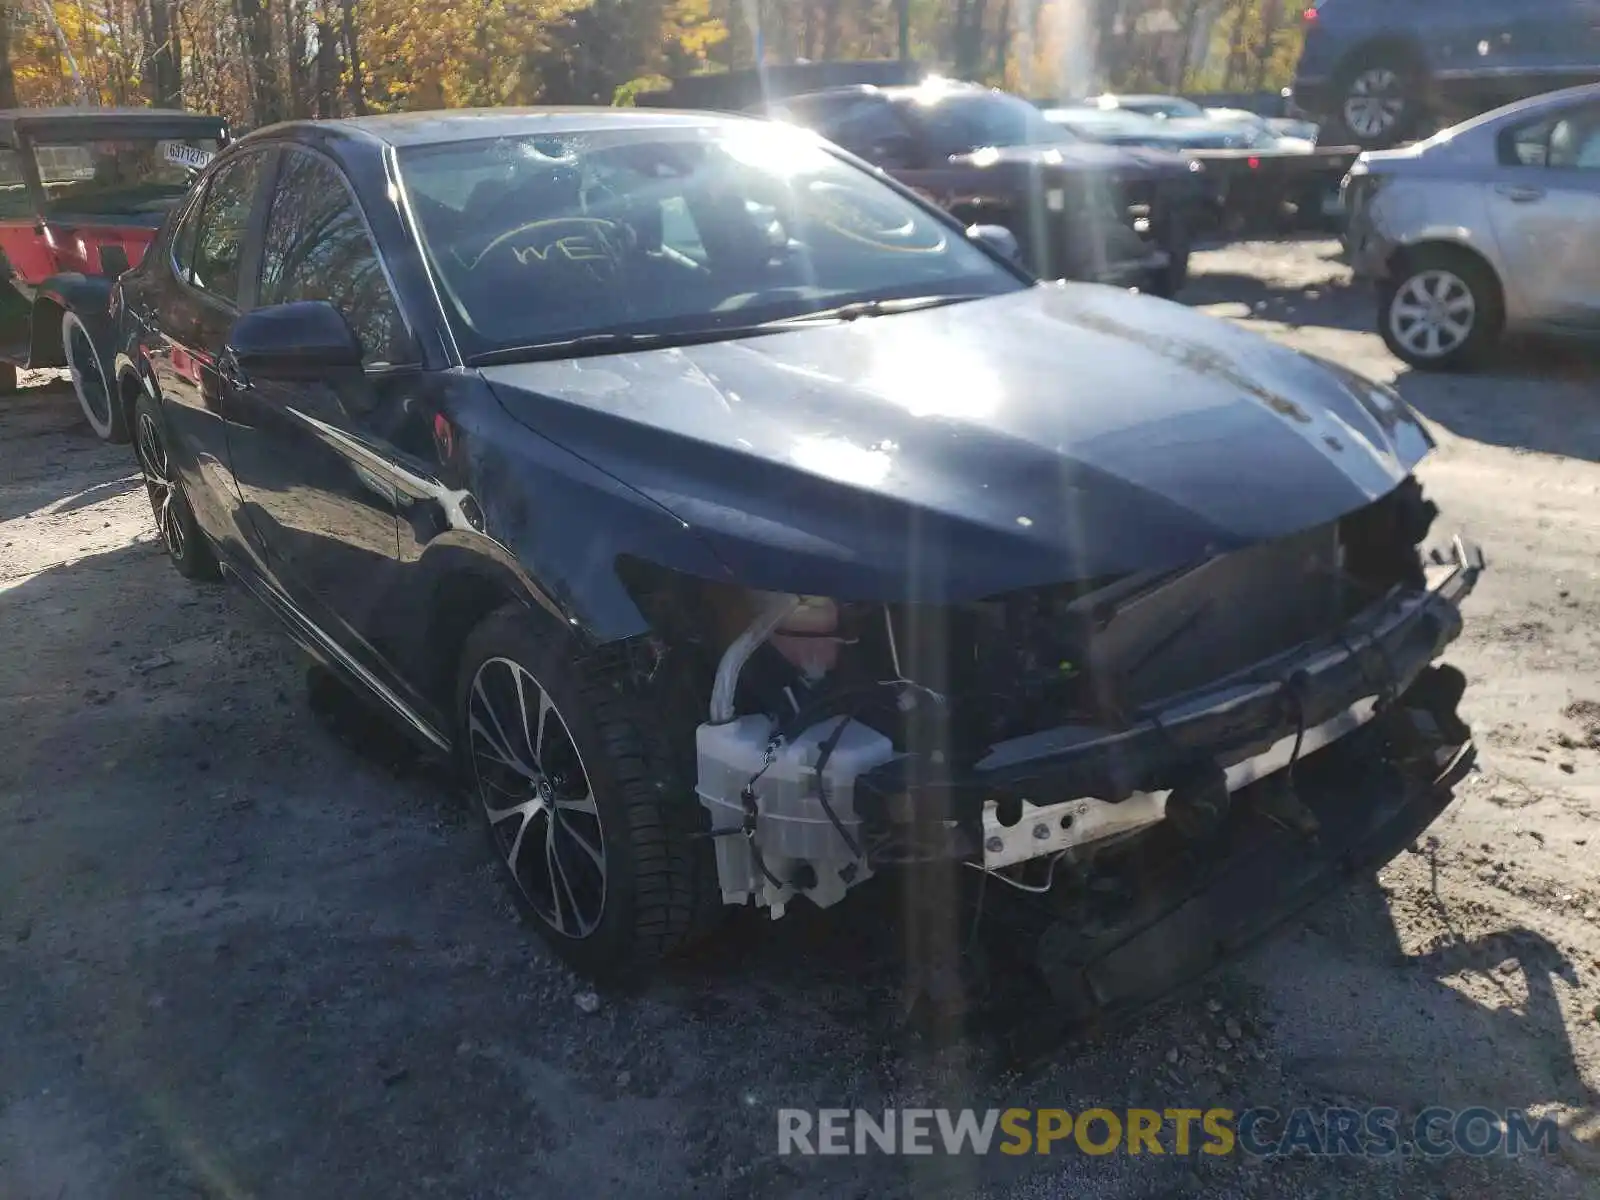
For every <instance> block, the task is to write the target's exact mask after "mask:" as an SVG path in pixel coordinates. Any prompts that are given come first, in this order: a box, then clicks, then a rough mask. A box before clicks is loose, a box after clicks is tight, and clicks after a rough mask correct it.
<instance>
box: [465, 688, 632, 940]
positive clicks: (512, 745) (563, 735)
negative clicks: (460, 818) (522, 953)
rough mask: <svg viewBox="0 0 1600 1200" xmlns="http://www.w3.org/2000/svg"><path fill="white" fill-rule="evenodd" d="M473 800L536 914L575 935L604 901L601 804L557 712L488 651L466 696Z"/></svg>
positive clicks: (596, 916)
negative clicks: (474, 785)
mask: <svg viewBox="0 0 1600 1200" xmlns="http://www.w3.org/2000/svg"><path fill="white" fill-rule="evenodd" d="M467 739H468V743H469V746H470V749H471V751H472V771H473V778H474V780H475V782H476V783H477V788H478V799H479V802H480V803H482V805H483V811H484V815H485V816H487V817H488V819H489V829H490V832H491V833H492V834H493V836H494V841H495V845H496V846H497V847H498V848H499V850H500V855H501V857H502V858H504V859H505V863H506V866H507V867H508V868H509V869H510V871H511V876H512V878H513V879H515V880H516V883H517V887H518V889H519V890H520V891H521V892H522V895H523V897H524V898H525V899H526V900H527V901H528V904H529V905H530V906H531V907H532V908H533V910H534V912H536V913H537V914H538V915H539V918H540V919H541V920H542V921H544V922H545V924H547V925H549V926H550V928H551V929H553V930H555V932H557V933H559V934H561V935H562V936H563V937H568V938H572V939H574V940H581V939H583V938H586V937H588V936H589V935H590V934H592V933H593V932H594V931H595V929H596V928H598V927H599V925H600V920H601V917H602V916H603V915H604V913H605V905H606V854H605V837H604V829H603V828H602V826H601V824H600V809H599V807H598V806H597V805H596V804H595V799H594V787H593V785H592V784H591V783H590V780H589V772H588V769H587V768H586V767H585V766H584V763H583V756H582V755H581V754H580V753H579V752H578V746H577V743H576V742H575V741H574V740H573V737H572V731H571V730H570V729H568V727H567V722H566V718H564V717H563V716H562V715H561V713H560V712H559V711H558V710H557V709H556V706H555V703H554V702H553V701H552V700H551V699H550V693H549V692H547V691H545V689H544V688H543V686H541V685H540V683H539V681H538V680H537V679H535V678H534V677H533V675H532V674H530V673H529V672H528V670H527V669H526V668H524V667H523V666H522V665H521V664H520V663H515V662H512V661H511V660H510V659H508V658H491V659H488V660H487V661H485V662H484V663H483V664H482V665H481V666H479V667H478V670H477V672H476V673H475V674H474V675H473V677H472V688H471V690H470V691H469V692H468V695H467Z"/></svg>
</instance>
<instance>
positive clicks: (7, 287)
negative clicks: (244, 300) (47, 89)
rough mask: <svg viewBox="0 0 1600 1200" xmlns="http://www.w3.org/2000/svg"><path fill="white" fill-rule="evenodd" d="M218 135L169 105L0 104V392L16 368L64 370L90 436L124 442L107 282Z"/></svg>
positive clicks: (206, 121)
mask: <svg viewBox="0 0 1600 1200" xmlns="http://www.w3.org/2000/svg"><path fill="white" fill-rule="evenodd" d="M227 137H228V132H227V124H226V122H225V121H224V120H223V119H222V118H221V117H212V116H204V115H200V114H196V113H185V112H177V111H173V110H170V109H152V108H128V109H112V108H72V109H59V108H56V109H8V110H3V111H0V279H3V286H0V392H11V391H15V390H16V386H17V371H18V369H19V368H27V367H66V368H68V369H69V370H70V371H71V373H72V385H73V390H74V391H75V392H76V393H77V396H78V403H79V405H80V406H81V407H82V408H83V415H84V417H85V418H87V420H88V422H89V424H90V426H91V427H92V428H93V429H94V431H95V433H96V434H97V435H98V436H99V437H101V438H103V439H105V440H106V441H114V442H121V441H126V440H127V439H128V430H127V425H126V422H125V420H124V418H123V411H122V410H123V406H122V405H121V404H119V403H114V402H113V400H114V399H115V398H114V397H113V396H112V394H111V391H110V389H109V388H108V387H107V384H106V380H107V379H109V378H110V372H109V371H108V370H107V367H106V354H107V353H108V350H109V347H110V344H111V337H110V329H111V321H110V314H109V312H108V303H109V299H110V295H111V284H112V281H113V280H115V279H116V277H117V276H118V275H120V274H121V273H122V272H123V271H126V270H128V269H129V268H130V267H135V266H138V265H139V261H140V260H141V259H142V258H143V257H144V252H145V250H146V249H148V248H149V246H150V243H151V241H152V240H153V239H154V238H155V235H156V231H157V229H159V228H160V226H161V222H162V221H163V220H165V218H166V215H167V211H168V209H170V208H171V207H172V205H173V204H174V203H175V202H176V201H178V200H179V199H181V198H182V197H183V195H184V194H185V193H186V192H187V191H188V190H189V185H190V183H191V182H193V180H194V178H195V177H196V176H197V175H198V174H199V173H200V171H201V169H202V168H203V167H204V166H205V165H206V164H207V163H208V162H210V161H211V159H212V157H213V156H214V155H215V154H216V153H217V151H218V150H220V149H221V148H222V146H223V145H224V144H225V143H226V142H227Z"/></svg>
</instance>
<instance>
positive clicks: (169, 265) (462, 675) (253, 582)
mask: <svg viewBox="0 0 1600 1200" xmlns="http://www.w3.org/2000/svg"><path fill="white" fill-rule="evenodd" d="M1001 240H1003V239H995V238H993V237H992V231H986V230H983V229H971V230H969V229H964V228H962V226H961V225H959V224H958V223H955V222H954V221H953V220H952V219H951V218H950V217H948V216H947V215H945V214H943V213H942V212H940V211H939V210H937V209H935V208H934V207H932V206H930V205H929V204H927V203H925V202H923V201H922V200H920V199H918V198H917V197H916V196H915V195H913V194H911V193H910V192H908V191H907V190H905V189H904V188H902V187H901V186H900V185H899V184H897V183H895V182H893V181H891V180H889V179H888V178H887V177H885V176H884V175H882V174H881V173H878V172H876V171H874V170H872V169H871V168H868V167H866V166H865V165H863V164H862V163H861V162H859V161H858V160H856V159H854V158H852V157H851V156H849V155H848V154H847V153H845V152H844V151H842V150H840V149H838V148H837V147H834V146H832V145H830V144H829V143H827V142H825V141H822V140H820V139H819V138H817V137H816V136H815V135H813V134H810V133H807V132H805V131H802V130H799V129H795V128H792V127H789V126H780V125H774V124H768V123H766V122H762V121H757V120H747V119H743V118H723V117H713V116H707V115H703V114H692V113H668V112H650V113H640V112H635V111H627V110H590V111H585V110H569V111H558V110H545V111H517V110H497V111H485V112H450V113H419V114H408V115H395V116H386V117H373V118H361V119H356V120H349V121H336V122H327V123H299V124H287V125H280V126H275V127H272V128H268V129H263V130H260V131H258V132H256V133H254V134H252V135H250V136H249V137H247V138H245V139H243V140H242V141H240V142H238V143H237V144H235V145H233V146H231V147H230V148H228V149H227V150H225V151H224V152H223V153H221V154H220V155H219V156H218V157H217V159H216V160H215V162H213V163H212V164H211V165H210V166H209V167H208V169H207V170H206V172H205V174H204V176H203V177H202V179H201V181H200V183H199V184H198V185H197V186H196V187H195V189H194V191H193V193H192V195H191V196H190V197H189V198H188V200H187V201H186V203H185V205H184V206H183V207H182V208H181V209H180V210H178V211H176V212H175V213H174V214H173V216H172V217H171V218H170V220H169V222H168V224H167V227H166V228H165V229H164V230H163V232H162V234H161V236H160V240H159V241H158V243H157V244H156V246H155V248H154V249H153V250H152V252H151V253H150V254H148V255H147V256H146V258H145V260H144V262H143V263H142V264H141V265H140V267H139V268H138V269H137V270H134V271H132V272H130V273H128V274H126V275H124V276H123V277H122V280H121V283H120V285H119V287H118V290H117V292H116V295H115V297H114V301H113V307H114V310H115V312H116V315H117V318H118V320H119V321H120V328H121V330H122V335H121V350H120V353H119V356H118V359H117V370H118V380H119V384H120V397H121V400H122V402H123V404H124V405H125V411H126V415H127V417H128V421H129V428H130V429H131V430H132V431H133V432H134V441H135V446H136V450H137V453H138V457H139V462H140V465H141V467H142V469H143V473H144V478H145V480H146V483H147V485H148V489H149V493H150V499H151V502H152V505H153V508H154V512H155V516H156V520H157V523H158V525H159V528H160V531H161V535H162V538H163V540H164V542H165V545H166V549H167V551H168V553H169V554H170V556H171V558H172V561H173V562H174V564H175V565H176V566H177V568H178V570H179V571H181V572H182V573H183V574H185V575H187V576H190V577H194V578H202V579H203V578H209V577H215V576H217V575H218V574H219V572H221V571H225V572H226V573H227V574H229V575H230V576H233V577H235V578H236V579H237V580H238V581H239V582H240V583H241V584H242V585H244V586H245V587H246V588H248V589H249V590H250V591H251V592H252V593H254V594H255V595H256V596H257V597H259V598H260V600H262V601H263V602H264V603H266V604H267V605H268V606H269V607H271V608H272V609H273V610H274V611H275V612H276V613H277V614H278V615H279V616H280V617H281V618H282V620H283V622H284V624H285V625H286V627H287V628H288V630H289V632H290V633H291V634H292V635H293V636H294V637H295V638H296V639H297V640H298V641H299V642H301V643H302V644H303V645H304V647H305V648H306V649H308V650H309V651H310V652H311V653H312V654H313V655H315V656H316V657H318V658H319V659H321V660H322V661H323V663H324V664H325V665H326V666H327V667H329V668H332V669H334V670H335V671H336V672H338V673H339V674H340V675H342V677H343V679H344V681H345V682H346V683H347V684H348V686H349V688H350V690H351V691H352V692H353V693H355V694H359V695H362V696H365V697H366V698H368V699H369V700H372V701H374V702H375V703H376V704H378V705H380V706H381V707H382V708H384V709H386V710H388V711H389V712H390V713H391V714H392V715H393V716H394V717H395V718H396V719H397V720H398V721H399V723H400V724H401V725H402V726H403V727H404V728H405V729H407V730H409V731H410V733H412V734H414V735H415V736H416V737H417V738H418V739H420V740H421V742H422V743H424V744H426V745H428V746H431V747H432V748H433V749H435V750H437V751H438V752H440V753H441V754H444V755H448V756H451V757H452V758H453V759H454V761H455V762H456V763H457V765H458V766H459V768H460V770H461V771H462V773H463V778H464V780H465V781H466V782H467V784H468V785H469V787H470V790H471V792H472V794H473V795H474V796H475V798H476V799H475V803H476V805H477V807H478V808H479V810H480V811H481V814H482V817H483V819H484V822H485V824H486V825H487V827H488V830H489V833H490V838H491V842H492V844H493V845H494V847H495V848H496V852H497V853H498V855H499V857H500V858H501V859H502V860H503V861H504V863H505V864H506V867H507V870H508V874H509V877H510V879H511V880H512V881H513V882H514V885H515V888H516V892H517V895H518V896H519V897H520V899H521V900H522V901H523V902H524V903H525V904H526V906H527V908H528V910H530V911H531V913H532V915H533V916H534V917H535V918H536V920H537V923H538V925H539V927H540V928H541V929H542V930H543V932H544V933H545V934H546V935H547V936H548V937H549V939H550V941H551V942H552V943H553V944H554V945H555V946H556V947H557V948H558V949H559V950H560V951H561V952H562V953H563V954H564V955H566V956H567V957H568V958H569V959H570V960H571V961H573V962H574V963H575V964H577V965H578V966H580V967H581V968H582V969H584V970H587V971H589V972H592V973H594V974H597V975H602V976H603V975H623V974H628V975H632V974H635V973H637V972H638V971H639V969H640V968H642V967H645V966H647V965H649V964H650V963H652V962H654V961H656V960H658V959H660V958H661V957H662V956H663V955H666V954H669V953H671V952H673V951H675V950H676V949H678V948H680V947H682V946H684V945H685V944H687V943H688V942H690V941H691V940H693V939H694V938H695V937H697V936H700V935H702V934H703V933H705V932H706V931H707V930H709V929H710V928H711V927H712V926H713V923H714V921H713V919H714V918H715V917H716V916H717V915H718V913H719V912H721V911H722V910H723V909H724V907H725V906H737V905H754V906H757V907H760V908H762V909H765V910H766V911H768V912H769V913H770V914H771V915H772V916H774V917H777V916H781V915H782V914H783V913H784V911H785V909H786V908H787V907H789V906H791V905H792V904H794V903H795V902H797V900H798V899H799V898H801V897H804V898H805V899H806V900H807V902H808V903H811V904H815V905H819V906H829V905H833V904H835V903H838V902H840V901H843V900H845V897H846V894H847V893H848V892H851V891H852V890H854V889H856V888H858V887H862V886H863V885H868V884H869V881H871V880H873V878H874V877H875V876H878V877H887V878H881V879H880V880H879V882H878V883H877V884H875V885H871V886H885V885H888V886H894V884H893V882H892V881H893V880H900V881H901V882H902V884H903V886H906V887H907V888H908V890H910V891H912V892H915V891H916V890H917V889H926V888H928V887H931V886H935V885H933V884H930V883H929V882H928V881H929V880H930V879H933V878H940V879H945V880H954V881H957V882H958V883H965V882H966V881H972V882H974V883H976V882H979V881H982V882H985V883H987V884H988V885H989V886H988V888H987V892H988V893H989V894H990V895H991V896H992V895H994V894H996V893H1001V894H1007V895H1016V896H1019V897H1020V896H1023V895H1027V896H1031V897H1034V898H1037V899H1038V900H1039V903H1041V904H1047V905H1048V915H1049V921H1048V922H1047V932H1046V933H1045V935H1044V937H1043V938H1042V940H1041V942H1040V945H1041V947H1042V948H1041V950H1040V955H1039V960H1038V961H1039V965H1041V967H1042V968H1043V969H1044V971H1045V973H1046V975H1047V976H1049V977H1050V978H1051V981H1052V983H1053V985H1054V986H1055V988H1056V991H1057V993H1058V994H1059V995H1061V996H1063V997H1066V998H1068V999H1070V1000H1080V1001H1082V1002H1083V1003H1084V1004H1085V1005H1087V1006H1089V1007H1095V1006H1112V1005H1116V1004H1123V1003H1134V1002H1136V1001H1137V1000H1139V999H1140V998H1143V997H1145V996H1147V995H1149V994H1152V993H1153V992H1155V991H1158V990H1160V989H1161V988H1162V987H1164V986H1166V985H1167V984H1169V983H1171V982H1173V981H1175V980H1177V979H1179V978H1181V977H1183V976H1184V975H1186V974H1189V973H1192V972H1194V971H1198V970H1201V969H1203V968H1204V967H1206V966H1208V965H1209V964H1210V963H1211V962H1212V961H1213V960H1214V957H1215V954H1216V952H1217V951H1218V950H1219V949H1222V948H1225V947H1229V946H1232V945H1235V944H1237V943H1239V942H1240V941H1242V940H1244V939H1245V938H1246V937H1247V936H1248V935H1250V934H1253V933H1256V932H1259V931H1261V930H1262V929H1264V928H1266V927H1267V926H1268V925H1269V924H1271V923H1272V922H1273V921H1274V920H1276V919H1278V918H1279V917H1281V916H1282V915H1284V914H1286V913H1288V912H1290V911H1293V910H1294V909H1295V908H1297V907H1298V906H1300V905H1302V904H1303V903H1305V902H1307V901H1308V900H1310V899H1311V898H1312V897H1313V896H1314V895H1315V894H1316V893H1317V892H1318V891H1319V890H1320V889H1323V888H1326V887H1328V886H1331V884H1332V883H1333V882H1334V881H1335V880H1336V879H1337V878H1339V877H1340V876H1341V874H1342V873H1344V872H1348V871H1349V870H1352V869H1355V868H1359V867H1361V866H1363V865H1366V864H1372V863H1381V862H1383V861H1385V860H1386V859H1387V858H1388V857H1390V856H1391V855H1392V854H1394V853H1396V852H1397V850H1398V848H1399V847H1400V846H1402V845H1404V844H1405V843H1406V842H1407V841H1409V840H1410V839H1411V838H1412V837H1414V836H1415V835H1416V833H1417V832H1418V831H1419V830H1420V829H1422V828H1423V827H1425V826H1426V825H1427V824H1428V823H1429V822H1430V821H1431V820H1433V818H1434V817H1435V816H1436V815H1437V814H1438V813H1439V812H1440V811H1441V810H1442V808H1443V806H1444V805H1445V804H1446V803H1447V801H1448V797H1449V793H1450V787H1451V785H1452V783H1453V782H1454V779H1455V778H1456V776H1457V775H1458V774H1459V772H1460V771H1461V770H1462V769H1463V764H1464V763H1465V762H1466V761H1467V758H1468V756H1469V755H1470V737H1469V734H1468V732H1467V730H1466V729H1465V727H1464V726H1462V725H1461V723H1460V721H1459V719H1458V718H1457V716H1456V713H1455V706H1456V702H1457V700H1458V699H1459V696H1460V690H1461V679H1460V676H1459V675H1457V674H1455V673H1454V672H1452V671H1450V670H1449V668H1447V667H1442V666H1439V665H1437V664H1435V662H1434V660H1435V659H1436V658H1437V657H1438V656H1439V655H1440V653H1441V652H1442V651H1443V649H1444V647H1445V646H1446V645H1447V644H1448V643H1449V642H1450V641H1451V640H1452V639H1453V638H1454V637H1455V636H1456V635H1457V634H1458V632H1459V630H1460V627H1461V626H1460V615H1459V611H1458V606H1459V602H1460V600H1461V598H1462V597H1463V596H1464V595H1465V594H1466V592H1468V591H1469V590H1470V589H1471V587H1472V585H1473V584H1474V583H1475V581H1476V579H1477V578H1478V575H1479V572H1480V570H1481V568H1482V559H1481V556H1480V555H1479V554H1478V553H1477V552H1476V550H1475V549H1473V548H1472V547H1469V546H1467V545H1465V544H1463V543H1462V542H1461V541H1459V540H1446V541H1444V542H1442V543H1439V544H1437V545H1435V544H1434V542H1433V541H1432V540H1430V539H1431V537H1432V527H1433V525H1434V524H1435V520H1434V518H1435V516H1436V513H1435V510H1434V508H1433V506H1432V505H1431V504H1430V503H1429V502H1428V501H1427V500H1426V499H1425V498H1424V497H1423V495H1422V492H1421V489H1420V487H1419V486H1418V484H1417V483H1416V481H1415V479H1414V478H1413V476H1412V469H1413V467H1414V466H1415V464H1416V463H1417V462H1418V461H1419V460H1420V459H1421V458H1422V457H1423V456H1424V455H1425V454H1426V453H1427V452H1428V450H1429V449H1430V446H1431V443H1430V441H1429V438H1428V435H1427V434H1426V432H1425V431H1424V429H1423V427H1422V426H1421V425H1420V424H1419V423H1418V422H1417V420H1416V419H1415V417H1414V416H1413V415H1412V413H1411V412H1410V411H1409V410H1408V409H1407V408H1406V407H1405V405H1404V404H1403V403H1402V402H1401V401H1400V400H1399V399H1398V398H1397V397H1396V396H1395V395H1394V393H1392V392H1391V391H1389V390H1388V389H1387V388H1384V387H1381V386H1377V385H1375V384H1372V383H1369V382H1367V381H1365V380H1363V379H1361V378H1358V377H1356V376H1355V375H1352V374H1350V373H1348V372H1347V371H1344V370H1343V369H1341V368H1339V367H1337V366H1335V365H1333V364H1330V363H1326V362H1322V361H1318V360H1315V359H1312V358H1308V357H1305V356H1302V355H1300V354H1296V353H1294V352H1292V351H1289V350H1287V349H1284V348H1281V347H1278V346H1275V345H1273V344H1271V343H1269V342H1267V341H1265V340H1263V339H1261V338H1258V337H1256V336H1253V335H1251V334H1249V333H1246V332H1243V331H1241V330H1239V329H1237V328H1235V327H1233V326H1230V325H1228V324H1225V323H1223V322H1221V321H1216V320H1212V319H1210V318H1208V317H1205V316H1202V315H1199V314H1197V313H1194V312H1191V311H1189V310H1187V309H1185V308H1182V307H1180V306H1178V305H1175V304H1171V303H1167V302H1165V301H1159V300H1154V299H1151V298H1148V297H1144V296H1140V295H1137V294H1133V293H1129V292H1127V291H1125V290H1119V289H1116V288H1111V287H1106V286H1101V285H1094V284H1041V283H1037V282H1035V281H1033V280H1032V279H1030V278H1028V277H1026V276H1025V275H1024V274H1023V273H1021V272H1020V271H1019V269H1018V268H1016V267H1015V266H1014V265H1012V263H1011V261H1010V260H1009V259H1008V258H1007V257H1006V255H1005V254H1004V253H1002V252H1000V251H999V250H997V249H996V246H997V245H998V244H999V242H1000V241H1001ZM930 863H934V864H945V865H946V869H945V870H944V873H943V874H942V875H939V876H932V875H929V874H927V873H926V872H924V871H921V870H912V869H910V868H912V867H913V866H917V867H921V866H926V865H927V864H930ZM1008 885H1009V886H1008ZM952 886H954V885H952ZM977 891H978V893H979V894H982V892H983V889H977ZM847 902H848V903H854V902H856V901H855V900H851V901H847Z"/></svg>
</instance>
